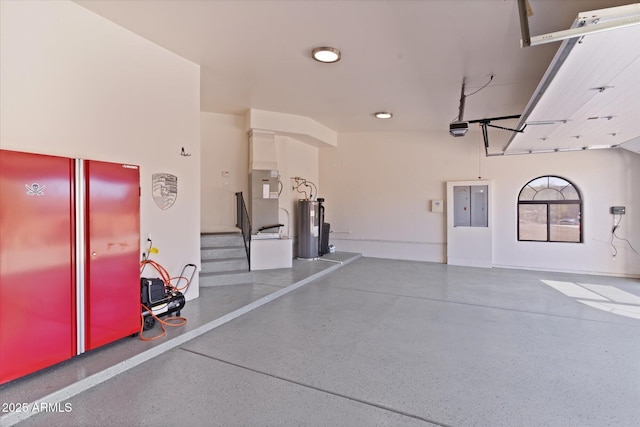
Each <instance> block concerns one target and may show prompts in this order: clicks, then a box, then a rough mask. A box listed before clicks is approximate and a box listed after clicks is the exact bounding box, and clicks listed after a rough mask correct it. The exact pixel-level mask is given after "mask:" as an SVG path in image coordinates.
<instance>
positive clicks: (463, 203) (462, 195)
mask: <svg viewBox="0 0 640 427" xmlns="http://www.w3.org/2000/svg"><path fill="white" fill-rule="evenodd" d="M470 193H471V190H470V187H469V186H468V185H456V186H455V187H453V226H454V227H468V226H470V225H471V198H470Z"/></svg>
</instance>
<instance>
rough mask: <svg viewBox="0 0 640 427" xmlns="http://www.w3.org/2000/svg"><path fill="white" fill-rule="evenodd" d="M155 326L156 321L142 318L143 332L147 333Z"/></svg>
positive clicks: (151, 318) (150, 318)
mask: <svg viewBox="0 0 640 427" xmlns="http://www.w3.org/2000/svg"><path fill="white" fill-rule="evenodd" d="M155 324H156V319H154V318H153V317H151V316H149V317H145V318H144V326H143V327H142V329H143V330H145V331H148V330H149V329H151V328H153V326H154V325H155Z"/></svg>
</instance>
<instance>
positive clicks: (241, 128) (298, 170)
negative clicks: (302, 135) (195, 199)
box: [201, 113, 322, 237]
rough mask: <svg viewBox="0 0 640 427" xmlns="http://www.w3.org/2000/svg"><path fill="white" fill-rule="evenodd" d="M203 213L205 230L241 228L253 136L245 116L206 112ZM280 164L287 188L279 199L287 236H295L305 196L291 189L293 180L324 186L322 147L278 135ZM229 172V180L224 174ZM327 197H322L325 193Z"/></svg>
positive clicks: (203, 155) (277, 156)
mask: <svg viewBox="0 0 640 427" xmlns="http://www.w3.org/2000/svg"><path fill="white" fill-rule="evenodd" d="M201 118H202V122H201V123H202V124H201V129H202V169H201V179H202V215H201V224H202V231H203V232H228V231H232V230H235V229H236V228H235V223H236V213H235V210H236V207H235V193H236V192H238V191H242V192H243V193H244V198H245V202H246V203H247V204H248V203H250V202H251V201H250V200H249V136H248V133H247V128H246V117H245V116H244V115H233V114H217V113H202V115H201ZM275 151H276V153H275V155H276V158H275V159H274V161H276V162H277V164H278V172H279V173H280V177H281V181H282V184H283V188H282V193H281V194H280V198H279V201H278V206H279V207H280V208H281V209H280V212H279V220H280V223H281V224H284V227H283V229H282V232H283V234H285V235H291V236H292V237H295V235H296V231H295V214H296V208H297V202H296V200H298V198H299V197H301V195H300V194H299V193H298V192H296V191H294V190H292V189H291V185H292V181H291V177H292V176H300V177H302V178H305V179H307V180H309V181H312V182H313V183H314V184H316V186H318V187H319V186H320V185H319V182H318V181H319V177H318V148H317V147H315V146H313V145H310V144H307V143H304V142H301V141H299V140H297V139H294V138H292V137H288V136H282V135H276V136H275ZM223 171H226V172H229V177H223V176H222V172H223ZM321 195H322V194H321Z"/></svg>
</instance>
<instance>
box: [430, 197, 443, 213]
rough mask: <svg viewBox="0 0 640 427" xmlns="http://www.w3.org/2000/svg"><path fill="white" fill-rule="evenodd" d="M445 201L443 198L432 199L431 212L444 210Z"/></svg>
mask: <svg viewBox="0 0 640 427" xmlns="http://www.w3.org/2000/svg"><path fill="white" fill-rule="evenodd" d="M443 205H444V203H443V202H442V200H432V201H431V212H442V211H443Z"/></svg>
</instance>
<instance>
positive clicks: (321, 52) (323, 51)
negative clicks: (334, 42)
mask: <svg viewBox="0 0 640 427" xmlns="http://www.w3.org/2000/svg"><path fill="white" fill-rule="evenodd" d="M311 55H312V56H313V59H315V60H316V61H319V62H326V63H331V62H338V61H340V57H341V55H340V51H339V50H338V49H336V48H335V47H326V46H325V47H317V48H315V49H313V50H312V51H311Z"/></svg>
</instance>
